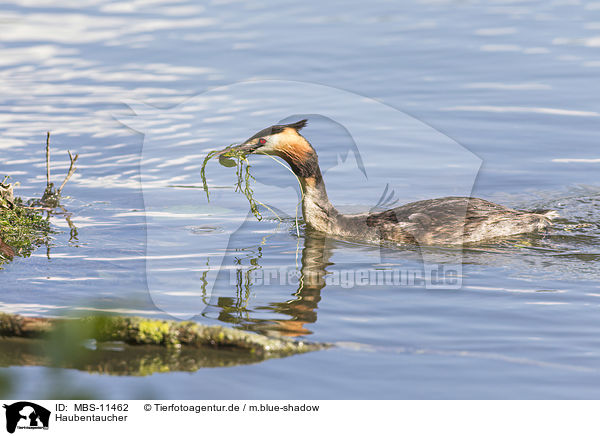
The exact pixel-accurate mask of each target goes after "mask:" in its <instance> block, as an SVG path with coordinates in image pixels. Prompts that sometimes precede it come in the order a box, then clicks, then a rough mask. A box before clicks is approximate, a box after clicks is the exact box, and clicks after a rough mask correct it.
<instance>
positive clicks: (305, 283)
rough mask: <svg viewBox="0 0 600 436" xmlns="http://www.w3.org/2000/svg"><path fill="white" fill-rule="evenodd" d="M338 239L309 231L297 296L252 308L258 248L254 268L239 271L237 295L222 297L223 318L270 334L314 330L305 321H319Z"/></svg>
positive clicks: (259, 256) (294, 294)
mask: <svg viewBox="0 0 600 436" xmlns="http://www.w3.org/2000/svg"><path fill="white" fill-rule="evenodd" d="M333 242H334V241H333V240H331V239H328V238H326V237H324V236H322V235H320V234H318V233H316V232H313V231H311V230H310V229H306V230H305V237H304V248H303V249H302V257H301V268H300V273H299V277H298V287H297V289H296V291H295V292H294V293H293V294H292V296H293V298H292V299H290V300H287V301H275V302H272V303H269V304H268V305H267V306H259V307H255V308H248V301H249V299H250V296H251V293H252V285H253V283H252V278H251V277H252V272H253V271H255V270H256V269H258V268H260V264H259V260H260V258H261V257H262V248H261V247H258V250H257V251H256V253H254V256H253V257H252V258H251V259H250V264H251V265H252V268H249V269H248V268H242V266H241V260H240V259H238V261H237V263H238V265H240V267H239V268H237V270H236V278H237V284H236V296H235V297H219V298H218V299H217V301H216V304H212V305H213V306H217V307H218V308H219V310H220V312H219V316H218V319H219V320H220V321H223V322H226V323H229V324H233V325H237V326H240V327H242V328H244V329H248V330H253V331H259V332H263V333H268V334H281V335H285V336H302V335H307V334H311V333H312V332H311V331H310V330H309V329H307V328H306V327H305V324H313V323H315V322H316V321H317V312H316V310H317V306H318V303H319V301H321V290H322V289H323V288H324V287H325V274H326V271H325V268H326V267H327V266H329V265H331V263H330V262H329V258H330V257H331V251H332V248H331V245H332V243H333ZM259 311H260V312H263V313H264V312H269V313H273V315H274V316H273V317H272V318H270V319H264V318H257V317H253V316H252V314H253V313H255V312H259Z"/></svg>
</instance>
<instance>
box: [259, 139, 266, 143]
mask: <svg viewBox="0 0 600 436" xmlns="http://www.w3.org/2000/svg"><path fill="white" fill-rule="evenodd" d="M258 143H259V144H266V143H267V140H266V139H265V138H260V139H259V140H258Z"/></svg>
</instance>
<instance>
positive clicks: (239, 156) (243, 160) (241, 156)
mask: <svg viewBox="0 0 600 436" xmlns="http://www.w3.org/2000/svg"><path fill="white" fill-rule="evenodd" d="M259 154H260V153H259ZM264 155H265V156H268V157H270V158H271V159H273V160H274V161H275V162H277V163H278V164H279V165H282V166H283V167H284V168H286V169H287V170H288V171H290V172H291V173H292V174H293V175H294V177H296V180H297V181H298V185H299V186H300V193H301V199H300V201H299V202H298V204H296V216H295V224H296V234H297V235H298V236H300V225H299V223H298V207H299V206H300V204H301V203H302V200H303V199H304V190H303V189H302V184H301V183H300V179H299V178H298V176H296V174H294V172H293V171H292V170H291V169H290V168H288V167H287V166H285V165H284V164H283V163H281V162H279V161H278V160H277V159H275V157H273V156H271V155H268V154H264ZM215 156H219V163H220V164H221V165H222V166H224V167H228V168H232V167H235V168H236V182H235V191H236V192H241V193H242V194H244V196H245V197H246V199H247V200H248V203H249V204H250V210H251V211H252V214H253V215H254V216H255V217H256V219H257V220H259V221H261V220H262V215H261V213H260V210H259V208H258V206H259V205H260V206H263V207H264V208H266V209H268V210H269V211H271V212H272V213H273V214H274V215H275V217H276V218H277V219H278V220H279V221H282V219H281V218H280V217H279V215H277V213H275V211H274V210H273V209H272V208H270V207H269V206H267V205H266V204H264V203H262V202H261V201H259V200H257V199H256V198H254V190H253V189H252V182H253V181H256V179H255V178H254V176H253V175H252V174H251V172H250V167H251V165H250V162H249V161H248V159H247V153H246V152H245V151H243V150H239V149H237V148H235V144H232V145H230V146H228V147H226V148H225V149H224V150H213V151H210V152H209V153H208V154H207V155H206V157H205V158H204V162H203V163H202V168H201V169H200V176H201V178H202V187H203V189H204V192H206V198H207V200H208V201H210V195H209V189H208V182H207V180H206V166H207V165H208V162H209V161H210V160H211V159H212V158H213V157H215Z"/></svg>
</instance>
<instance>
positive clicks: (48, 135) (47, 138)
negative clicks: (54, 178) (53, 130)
mask: <svg viewBox="0 0 600 436" xmlns="http://www.w3.org/2000/svg"><path fill="white" fill-rule="evenodd" d="M46 186H50V132H46Z"/></svg>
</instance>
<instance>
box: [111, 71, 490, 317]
mask: <svg viewBox="0 0 600 436" xmlns="http://www.w3.org/2000/svg"><path fill="white" fill-rule="evenodd" d="M127 104H128V105H129V107H130V109H131V110H132V111H133V112H134V115H132V114H131V111H129V112H127V113H126V114H125V113H121V114H115V118H117V119H118V120H120V121H121V122H122V123H124V124H125V125H127V126H128V127H130V128H132V129H134V130H136V131H137V132H140V133H142V134H143V140H142V141H143V143H142V149H141V156H140V182H141V190H142V194H143V199H144V210H143V211H134V212H132V214H140V215H143V216H144V217H145V221H146V256H145V266H146V282H147V286H148V291H149V293H150V296H151V298H152V300H153V302H154V304H155V305H156V307H157V308H159V309H160V310H162V311H164V312H165V313H168V314H170V315H171V316H173V317H175V318H179V319H189V318H192V317H194V316H197V315H198V314H205V313H206V311H209V310H211V309H210V308H209V307H210V306H214V304H213V303H211V301H212V302H214V301H215V299H216V300H218V299H219V298H220V296H223V295H224V292H225V293H226V289H228V288H229V286H228V285H227V272H228V271H230V270H232V269H233V270H236V274H237V271H238V270H240V271H242V269H243V268H245V266H244V267H240V268H238V265H239V264H241V261H238V260H236V259H232V257H235V256H237V254H232V253H234V252H237V250H238V249H239V247H240V245H239V242H236V241H241V240H242V239H243V242H242V243H243V244H247V242H248V241H247V240H246V239H244V238H242V236H241V234H240V233H238V230H240V229H242V227H243V226H245V228H246V229H251V231H252V232H253V233H252V234H256V235H258V234H259V233H261V234H262V235H261V238H263V237H264V235H265V234H267V233H268V234H274V233H276V232H279V231H280V228H279V222H280V221H281V222H283V223H284V224H283V227H284V228H285V227H286V226H287V225H288V224H289V225H290V227H291V228H292V230H291V231H292V232H293V234H295V235H296V236H298V235H299V234H300V226H299V225H298V220H297V219H298V218H301V216H302V208H301V207H299V204H301V202H302V199H303V195H304V194H303V193H302V192H301V190H300V187H299V184H298V181H297V180H296V178H295V177H294V176H290V175H289V174H288V173H287V168H285V165H284V164H283V163H282V165H284V168H281V167H279V165H277V163H276V162H273V161H272V160H271V159H269V158H268V157H266V156H262V158H261V157H260V156H255V157H253V158H252V166H253V170H252V175H251V177H252V179H250V173H248V175H247V180H250V182H249V183H248V185H247V186H250V185H251V188H250V189H251V190H252V193H253V197H255V198H256V199H259V200H260V203H261V204H264V205H269V208H270V209H271V210H273V208H276V209H277V212H276V213H275V215H277V217H278V219H277V220H265V221H263V222H262V223H261V225H260V227H259V226H255V223H256V218H255V216H254V214H253V213H252V212H251V206H250V205H249V201H248V200H247V198H245V197H244V195H241V194H240V192H239V191H236V190H235V189H223V188H227V187H232V184H233V180H235V179H236V177H237V178H238V179H239V177H242V178H243V177H244V175H243V174H241V173H239V174H237V173H236V174H233V173H234V171H233V170H225V169H221V168H219V167H218V163H217V164H214V163H211V164H210V165H217V166H210V165H209V166H208V167H207V168H208V170H207V173H206V174H207V177H208V179H209V182H210V183H209V185H210V186H211V188H212V187H214V188H212V189H211V192H210V202H209V201H208V198H207V195H206V193H205V192H204V191H203V189H202V187H203V183H204V181H203V180H202V178H201V174H202V169H201V168H202V162H203V160H204V159H205V158H206V156H207V153H208V152H209V151H211V150H222V149H223V148H224V147H225V146H227V145H228V144H232V143H236V144H239V143H240V141H243V140H244V139H246V138H248V137H249V136H250V135H252V134H253V133H255V132H257V131H259V130H261V129H263V128H267V127H268V126H272V125H281V124H288V123H294V122H297V121H298V120H302V119H308V123H309V127H308V128H306V129H304V130H303V134H304V135H306V137H307V139H308V140H309V141H311V143H312V144H314V145H316V146H319V149H318V152H319V153H320V154H319V165H320V167H321V171H323V172H324V173H326V177H327V178H328V180H329V181H332V180H335V183H332V184H330V185H329V189H328V192H329V194H330V196H331V198H332V203H333V204H334V205H336V204H337V205H342V206H343V207H344V208H345V210H346V211H348V213H353V212H367V211H368V212H384V211H386V210H389V209H391V208H393V207H394V206H395V205H397V204H396V203H398V204H408V203H411V202H416V201H418V200H423V199H426V198H439V197H447V196H459V197H469V196H470V195H471V191H472V189H473V183H474V181H475V177H476V175H477V173H478V171H479V167H480V165H481V160H480V159H479V158H478V157H477V156H475V155H473V154H472V153H471V152H470V151H469V150H467V149H465V148H464V147H462V146H461V145H460V144H459V143H457V142H456V141H454V140H453V139H452V138H449V137H448V136H446V135H444V134H443V133H442V132H439V131H437V130H436V129H434V128H433V127H431V126H429V125H427V124H425V123H423V122H421V121H420V120H418V119H416V118H414V117H412V116H410V115H409V114H407V113H404V112H402V111H400V110H397V109H395V108H392V107H390V106H387V105H385V104H383V103H381V102H379V101H377V100H374V99H370V98H366V97H364V96H361V95H357V94H354V93H351V92H348V91H344V90H341V89H337V88H332V87H328V86H324V85H318V84H311V83H305V82H292V81H281V80H256V81H251V82H240V83H235V84H232V85H228V86H223V87H218V88H214V89H211V90H209V91H207V92H205V93H203V94H199V95H196V96H193V97H191V98H190V99H188V100H186V101H183V102H181V103H180V104H178V105H176V106H173V107H171V108H157V107H153V106H149V105H146V104H143V103H140V102H134V101H128V102H127ZM373 143H376V144H377V147H378V148H377V152H373ZM382 159H385V160H386V161H387V162H393V165H392V164H390V165H382V164H381V162H380V161H381V160H382ZM225 166H226V165H225ZM240 171H241V170H240ZM136 183H137V182H136ZM136 187H137V185H136ZM336 187H337V188H336ZM415 187H418V188H419V189H415ZM175 191H176V192H175ZM357 193H360V195H357ZM396 193H400V195H396ZM357 199H360V200H357ZM377 199H379V200H377ZM459 209H460V208H459ZM460 212H461V211H459V210H458V209H457V216H459V215H460ZM462 213H463V216H464V215H465V214H466V209H465V210H463V211H462ZM274 221H277V222H274ZM459 221H461V220H459ZM462 221H463V222H464V220H462ZM406 222H407V224H406V226H405V227H403V228H404V229H405V231H406V232H407V233H408V234H410V236H411V237H412V238H413V239H414V240H415V243H416V245H418V246H419V250H417V251H416V255H417V257H418V258H419V259H418V260H417V261H416V262H415V263H419V264H420V265H416V266H415V268H417V267H418V268H419V270H423V271H422V272H423V277H425V279H426V280H425V283H424V287H426V288H430V289H434V288H437V289H440V288H441V289H458V288H459V287H460V286H461V281H460V280H461V271H462V250H459V249H458V250H457V249H453V251H452V252H442V251H440V250H438V249H436V248H429V247H428V244H427V240H426V239H427V235H428V232H427V231H426V230H427V228H428V226H429V223H430V222H431V220H430V219H429V218H428V217H427V216H425V215H424V214H422V213H413V214H412V215H410V216H409V217H408V220H407V221H406ZM371 223H372V224H373V226H371V227H377V222H376V221H375V222H371ZM367 224H369V223H367ZM284 231H285V230H284ZM375 231H377V229H375ZM375 231H374V233H375ZM308 239H309V238H304V240H305V241H308ZM256 243H257V244H260V245H262V244H264V240H263V242H260V239H258V240H257V242H256ZM307 243H308V242H307ZM457 246H458V244H457ZM457 246H455V247H457ZM199 247H209V248H203V249H199ZM243 247H244V248H241V249H240V250H242V251H240V252H244V253H249V252H250V251H253V250H255V249H254V248H251V249H249V248H247V245H243ZM261 248H262V247H259V248H258V250H259V251H260V250H261ZM458 248H460V247H458ZM298 251H299V250H297V253H296V260H298V259H299V255H298ZM321 258H322V254H321ZM373 259H374V260H373V263H377V264H386V265H392V264H396V263H397V262H398V259H397V258H396V255H395V254H393V253H392V254H390V252H389V249H388V248H387V245H386V244H385V243H382V244H381V247H379V252H378V253H373ZM409 262H412V261H409ZM325 263H327V262H326V261H325ZM440 264H442V265H443V269H444V271H447V272H450V273H451V275H450V276H449V277H448V279H447V280H446V277H447V275H446V274H444V275H443V276H442V279H441V280H440V279H439V277H440V276H439V273H438V267H439V266H440ZM411 265H412V263H411ZM299 267H300V265H299V264H296V273H297V274H300V271H299ZM255 268H256V265H249V266H248V269H246V270H245V271H249V270H253V269H255ZM323 272H325V270H323ZM375 272H376V271H374V273H375ZM289 273H292V271H289ZM409 273H412V271H409ZM287 274H288V272H286V277H287ZM362 274H363V272H362V271H355V272H352V277H351V279H352V283H362V282H363V279H362ZM386 286H388V285H386Z"/></svg>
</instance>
